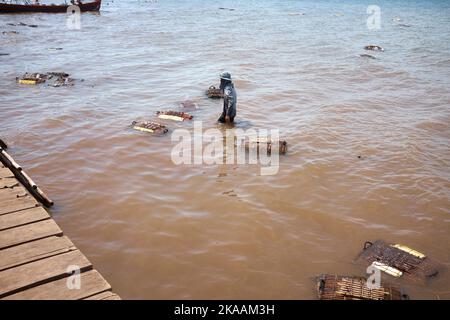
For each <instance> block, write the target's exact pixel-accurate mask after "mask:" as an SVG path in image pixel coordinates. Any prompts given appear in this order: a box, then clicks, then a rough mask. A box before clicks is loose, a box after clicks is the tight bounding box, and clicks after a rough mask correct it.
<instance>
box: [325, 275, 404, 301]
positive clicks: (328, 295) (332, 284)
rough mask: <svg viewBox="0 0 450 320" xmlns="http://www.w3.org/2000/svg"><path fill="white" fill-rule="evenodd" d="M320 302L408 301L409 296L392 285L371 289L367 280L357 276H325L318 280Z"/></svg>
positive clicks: (381, 285)
mask: <svg viewBox="0 0 450 320" xmlns="http://www.w3.org/2000/svg"><path fill="white" fill-rule="evenodd" d="M317 292H318V296H319V299H320V300H408V299H409V297H408V295H406V294H404V293H402V291H401V290H400V288H398V287H395V286H392V285H390V284H386V283H384V284H380V286H379V287H377V288H369V286H368V285H367V279H366V278H364V277H357V276H340V275H334V274H323V275H321V276H319V277H318V278H317Z"/></svg>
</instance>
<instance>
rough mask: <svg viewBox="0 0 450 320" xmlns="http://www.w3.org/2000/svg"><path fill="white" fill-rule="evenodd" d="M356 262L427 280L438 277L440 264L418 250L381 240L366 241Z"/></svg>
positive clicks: (401, 275) (408, 277) (388, 271)
mask: <svg viewBox="0 0 450 320" xmlns="http://www.w3.org/2000/svg"><path fill="white" fill-rule="evenodd" d="M356 262H363V263H367V264H368V265H372V266H374V267H375V268H378V269H379V270H381V271H384V272H385V273H387V274H389V275H391V276H393V277H396V278H407V279H409V280H418V281H426V280H428V279H430V278H433V277H436V276H437V275H438V273H439V266H438V264H437V263H436V262H434V261H432V260H431V259H430V258H428V257H427V256H425V255H424V254H423V253H420V252H418V251H416V250H413V249H411V248H408V247H406V246H403V245H400V244H388V243H385V242H383V241H381V240H377V241H375V242H373V243H372V242H366V243H365V244H364V248H363V251H362V252H361V253H360V254H359V256H358V257H357V258H356Z"/></svg>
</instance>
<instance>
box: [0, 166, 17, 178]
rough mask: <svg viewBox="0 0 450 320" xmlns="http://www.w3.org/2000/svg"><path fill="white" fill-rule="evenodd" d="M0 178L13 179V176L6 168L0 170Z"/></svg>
mask: <svg viewBox="0 0 450 320" xmlns="http://www.w3.org/2000/svg"><path fill="white" fill-rule="evenodd" d="M0 177H2V178H6V177H14V174H13V173H12V172H11V170H9V169H8V168H0Z"/></svg>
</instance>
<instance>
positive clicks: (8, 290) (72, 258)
mask: <svg viewBox="0 0 450 320" xmlns="http://www.w3.org/2000/svg"><path fill="white" fill-rule="evenodd" d="M70 266H77V267H78V268H80V270H81V271H82V272H83V271H87V270H89V269H92V265H91V263H90V262H89V261H88V260H87V259H86V257H85V256H84V255H83V254H82V253H81V252H80V251H79V250H75V251H71V252H68V253H63V254H59V255H56V256H53V257H49V258H46V259H42V260H38V261H35V262H32V263H27V264H24V265H21V266H18V267H15V268H11V269H7V270H4V271H2V272H0V298H3V297H6V296H8V295H12V294H15V293H17V292H20V291H23V290H26V289H30V288H32V287H36V286H38V285H42V284H44V283H47V282H50V281H54V280H57V279H60V278H63V277H66V276H68V275H69V274H68V273H67V270H68V268H69V267H70Z"/></svg>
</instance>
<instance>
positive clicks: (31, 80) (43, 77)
mask: <svg viewBox="0 0 450 320" xmlns="http://www.w3.org/2000/svg"><path fill="white" fill-rule="evenodd" d="M49 80H52V81H53V83H52V84H49V85H51V86H53V87H63V86H73V85H74V82H75V79H73V78H70V75H69V74H68V73H65V72H47V73H28V72H27V73H25V74H23V75H22V76H21V77H16V81H17V82H18V83H20V84H28V85H36V84H41V83H45V82H48V81H49Z"/></svg>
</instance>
